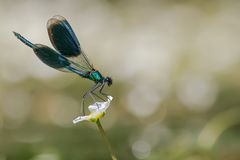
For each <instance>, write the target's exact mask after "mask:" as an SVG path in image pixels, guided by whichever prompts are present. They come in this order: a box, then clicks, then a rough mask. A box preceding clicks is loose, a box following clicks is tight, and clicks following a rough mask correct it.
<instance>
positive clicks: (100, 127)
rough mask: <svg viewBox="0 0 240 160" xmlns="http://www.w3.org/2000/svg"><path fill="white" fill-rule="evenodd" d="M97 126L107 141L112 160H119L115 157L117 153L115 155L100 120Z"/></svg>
mask: <svg viewBox="0 0 240 160" xmlns="http://www.w3.org/2000/svg"><path fill="white" fill-rule="evenodd" d="M96 124H97V126H98V129H99V132H100V133H101V135H102V137H103V140H104V141H105V143H106V145H107V147H108V150H109V152H110V154H111V157H112V160H117V157H116V155H115V153H114V151H113V149H112V146H111V144H110V142H109V140H108V138H107V135H106V133H105V131H104V129H103V127H102V125H101V122H100V120H99V119H98V120H97V122H96Z"/></svg>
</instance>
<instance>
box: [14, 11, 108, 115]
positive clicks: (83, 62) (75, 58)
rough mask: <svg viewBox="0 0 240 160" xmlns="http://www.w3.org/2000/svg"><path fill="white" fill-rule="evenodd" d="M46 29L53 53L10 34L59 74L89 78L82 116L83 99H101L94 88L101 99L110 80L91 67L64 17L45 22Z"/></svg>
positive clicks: (56, 17)
mask: <svg viewBox="0 0 240 160" xmlns="http://www.w3.org/2000/svg"><path fill="white" fill-rule="evenodd" d="M47 30H48V35H49V38H50V41H51V43H52V45H53V47H54V48H55V49H56V50H53V49H51V48H50V47H48V46H45V45H42V44H33V43H31V42H30V41H28V40H27V39H25V38H24V37H23V36H21V35H20V34H19V33H16V32H13V33H14V35H15V36H16V37H17V38H18V39H19V40H21V41H22V42H23V43H24V44H26V45H27V46H29V47H30V48H32V49H33V51H34V52H35V54H36V55H37V57H38V58H39V59H40V60H41V61H42V62H43V63H45V64H46V65H48V66H50V67H52V68H54V69H57V70H60V71H67V72H72V73H75V74H78V75H79V76H81V77H82V78H86V79H89V80H91V81H93V82H94V83H95V84H94V85H93V86H92V87H91V88H90V89H89V90H88V91H87V92H86V93H85V94H84V95H83V98H82V108H83V114H85V112H84V101H85V99H86V98H87V97H88V96H89V95H90V96H92V97H93V96H96V97H98V98H101V97H99V96H98V95H97V94H96V93H95V92H94V91H96V90H97V89H98V91H99V93H100V94H101V95H102V96H104V97H105V98H107V96H106V94H105V93H103V92H102V91H103V88H104V86H105V84H107V85H108V86H111V85H112V79H111V78H110V77H104V76H102V74H101V73H100V72H99V71H98V70H96V69H95V68H94V67H93V65H92V64H91V63H90V61H89V60H88V58H87V56H86V55H85V53H84V52H83V50H82V49H81V47H80V43H79V41H78V39H77V37H76V35H75V33H74V31H73V29H72V27H71V26H70V24H69V23H68V21H67V20H66V19H65V18H64V17H62V16H60V15H57V16H54V17H53V18H51V19H49V20H48V22H47ZM93 99H94V97H93ZM101 99H102V98H101Z"/></svg>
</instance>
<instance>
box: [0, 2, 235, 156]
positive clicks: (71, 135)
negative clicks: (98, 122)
mask: <svg viewBox="0 0 240 160" xmlns="http://www.w3.org/2000/svg"><path fill="white" fill-rule="evenodd" d="M56 14H60V15H62V16H64V17H66V19H67V20H68V21H69V22H70V24H71V25H72V27H73V29H74V30H75V32H76V34H77V36H78V38H79V40H80V43H81V46H82V48H83V49H84V51H85V52H86V54H87V55H88V57H89V59H90V60H91V62H92V63H93V64H94V66H95V68H97V69H99V70H100V71H101V72H102V73H103V75H106V76H111V77H112V78H113V80H114V83H113V86H112V87H110V88H108V87H107V89H106V92H108V93H109V94H110V95H112V96H113V97H114V99H113V103H112V105H111V107H110V109H109V110H108V112H107V114H106V116H105V117H104V118H103V119H102V124H103V126H104V128H105V129H106V132H107V135H108V136H109V139H110V141H111V143H112V145H113V147H114V149H115V151H116V153H117V156H118V158H119V160H137V159H146V160H160V159H162V160H239V159H240V138H239V135H240V125H239V124H240V108H239V107H240V74H239V69H240V19H239V18H240V17H239V15H240V1H238V0H228V1H227V0H149V1H147V0H132V1H128V0H121V1H117V0H91V1H90V0H74V1H70V0H69V1H68V0H58V1H57V0H53V1H47V0H42V1H33V0H19V1H7V0H6V1H4V0H1V1H0V18H1V27H0V48H1V54H0V160H99V159H102V160H107V159H110V157H109V154H108V151H107V148H106V147H105V144H104V142H103V140H102V139H101V136H100V134H99V133H98V131H97V128H96V126H95V125H94V124H93V123H88V122H83V123H79V124H76V125H73V124H72V120H73V119H74V118H75V117H76V116H78V115H79V111H80V99H81V97H82V95H83V94H84V92H85V91H86V90H87V89H88V88H89V87H90V86H91V85H92V82H90V81H86V80H83V79H81V78H80V77H79V76H77V75H74V74H67V73H63V72H59V71H56V70H54V69H52V68H49V67H48V66H46V65H44V64H43V63H42V62H41V61H40V60H39V59H38V58H37V57H36V56H35V55H34V53H33V51H32V50H31V49H29V48H28V47H27V46H25V45H24V44H22V43H21V42H20V41H19V40H17V39H16V38H15V37H14V36H13V34H12V31H16V32H19V33H21V34H22V35H23V36H25V37H26V38H28V39H29V40H30V41H32V42H33V43H42V44H46V45H48V46H51V44H50V41H49V39H48V35H47V30H46V22H47V20H48V19H49V18H51V17H52V16H53V15H56ZM51 47H52V46H51Z"/></svg>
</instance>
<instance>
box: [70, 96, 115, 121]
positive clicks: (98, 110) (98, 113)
mask: <svg viewBox="0 0 240 160" xmlns="http://www.w3.org/2000/svg"><path fill="white" fill-rule="evenodd" d="M107 97H108V100H107V101H106V102H95V103H93V104H91V105H89V106H88V110H89V111H90V114H89V115H87V116H78V117H77V118H75V119H74V120H73V123H74V124H76V123H78V122H81V121H91V120H94V119H99V118H101V117H103V116H104V114H105V112H106V110H107V109H108V107H109V106H110V103H111V101H112V99H113V97H112V96H107Z"/></svg>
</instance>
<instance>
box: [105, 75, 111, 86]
mask: <svg viewBox="0 0 240 160" xmlns="http://www.w3.org/2000/svg"><path fill="white" fill-rule="evenodd" d="M105 82H107V85H108V86H111V85H112V78H110V77H106V78H105Z"/></svg>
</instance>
